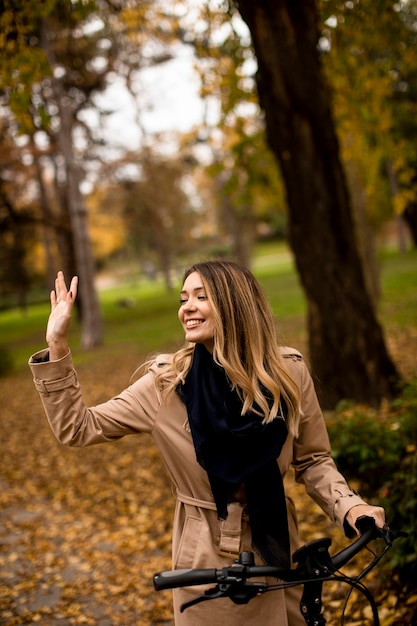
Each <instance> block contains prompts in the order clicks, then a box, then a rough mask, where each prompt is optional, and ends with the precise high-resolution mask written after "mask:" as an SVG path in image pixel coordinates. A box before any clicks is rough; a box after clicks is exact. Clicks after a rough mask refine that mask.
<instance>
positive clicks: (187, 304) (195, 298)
mask: <svg viewBox="0 0 417 626" xmlns="http://www.w3.org/2000/svg"><path fill="white" fill-rule="evenodd" d="M178 318H179V320H180V322H181V324H182V326H183V328H184V332H185V339H186V341H191V342H192V343H202V344H204V345H205V346H206V348H207V349H208V350H210V352H212V351H213V346H214V320H213V312H212V307H211V304H210V302H209V301H208V298H207V294H206V291H205V289H204V287H203V281H202V280H201V278H200V274H199V273H198V272H192V274H190V275H189V276H187V278H186V279H185V282H184V285H183V287H182V290H181V294H180V308H179V311H178Z"/></svg>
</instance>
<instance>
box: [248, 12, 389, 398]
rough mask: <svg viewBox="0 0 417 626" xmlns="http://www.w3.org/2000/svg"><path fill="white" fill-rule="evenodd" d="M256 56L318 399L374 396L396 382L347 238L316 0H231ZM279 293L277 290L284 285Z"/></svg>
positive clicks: (346, 207)
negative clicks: (305, 312) (303, 297)
mask: <svg viewBox="0 0 417 626" xmlns="http://www.w3.org/2000/svg"><path fill="white" fill-rule="evenodd" d="M237 6H238V9H239V11H240V13H241V15H242V17H243V19H244V20H245V22H246V23H247V25H248V27H249V30H250V32H251V35H252V41H253V46H254V50H255V54H256V57H257V61H258V74H257V86H258V93H259V101H260V105H261V107H262V109H263V110H264V112H265V120H266V129H267V136H268V142H269V144H270V147H271V149H272V151H273V152H274V154H275V156H276V158H277V160H278V162H279V165H280V167H281V170H282V174H283V178H284V181H285V187H286V194H287V202H288V208H289V237H290V245H291V247H292V249H293V252H294V255H295V260H296V265H297V269H298V272H299V275H300V279H301V282H302V285H303V287H304V289H305V293H306V297H307V304H308V333H309V351H310V361H311V366H312V371H313V375H314V377H315V379H316V383H317V388H318V393H319V397H320V400H321V403H322V406H323V407H325V408H332V407H334V406H335V404H336V403H337V402H338V401H339V400H340V399H342V398H350V399H354V400H356V401H363V402H370V403H372V404H377V403H379V402H380V400H381V399H382V398H384V397H392V396H393V395H394V394H395V393H396V392H397V391H398V383H399V381H400V377H399V374H398V372H397V369H396V367H395V365H394V363H393V361H392V359H391V358H390V356H389V354H388V351H387V348H386V345H385V341H384V337H383V332H382V328H381V326H380V324H379V323H378V320H377V317H376V313H375V310H374V307H373V304H372V300H371V298H370V296H369V294H368V292H367V288H366V282H365V276H364V271H363V268H362V265H361V260H360V256H359V252H358V246H357V243H356V240H355V228H354V221H353V216H352V211H351V204H350V199H349V194H348V188H347V182H346V179H345V174H344V171H343V167H342V164H341V161H340V156H339V146H338V140H337V136H336V132H335V128H334V123H333V118H332V112H331V106H330V91H329V89H328V87H327V84H326V81H325V78H324V75H323V71H322V67H321V59H320V55H319V51H318V45H317V44H318V27H317V7H316V3H315V1H314V0H256V1H254V0H239V1H238V2H237ZM282 297H283V298H285V294H282Z"/></svg>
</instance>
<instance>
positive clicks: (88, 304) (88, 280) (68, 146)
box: [41, 20, 103, 349]
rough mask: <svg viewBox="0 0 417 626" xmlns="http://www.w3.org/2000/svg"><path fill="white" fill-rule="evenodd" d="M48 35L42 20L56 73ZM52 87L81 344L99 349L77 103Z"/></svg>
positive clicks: (56, 84) (56, 82) (56, 83)
mask: <svg viewBox="0 0 417 626" xmlns="http://www.w3.org/2000/svg"><path fill="white" fill-rule="evenodd" d="M47 31H48V25H47V23H46V21H45V20H42V22H41V42H42V43H41V45H42V48H43V50H44V52H45V54H46V57H47V58H48V61H49V64H50V67H51V69H52V70H53V69H54V67H55V66H56V62H55V57H54V51H53V49H52V47H51V44H50V41H49V38H48V34H47ZM51 86H52V91H53V97H54V101H55V104H56V107H57V109H58V118H59V126H58V128H57V130H56V142H57V146H58V149H59V153H60V155H61V156H62V159H63V161H64V169H65V179H66V180H65V183H66V187H65V190H66V194H65V202H66V205H67V208H68V213H69V217H70V227H71V233H72V242H73V251H74V258H75V265H76V270H77V274H78V276H79V299H78V304H79V308H80V312H81V344H82V347H83V348H85V349H90V348H93V347H94V346H98V345H100V344H101V343H102V341H103V320H102V314H101V309H100V304H99V300H98V295H97V291H96V288H95V284H94V275H95V271H94V260H93V254H92V250H91V242H90V237H89V232H88V222H87V210H86V207H85V203H84V199H83V197H82V194H81V190H80V181H81V177H80V170H79V166H78V164H77V162H76V158H75V155H74V146H73V127H74V112H73V106H74V103H73V102H72V100H71V97H70V95H68V93H66V90H65V87H64V84H63V82H62V80H61V79H59V78H56V77H54V76H52V78H51ZM67 278H70V277H67Z"/></svg>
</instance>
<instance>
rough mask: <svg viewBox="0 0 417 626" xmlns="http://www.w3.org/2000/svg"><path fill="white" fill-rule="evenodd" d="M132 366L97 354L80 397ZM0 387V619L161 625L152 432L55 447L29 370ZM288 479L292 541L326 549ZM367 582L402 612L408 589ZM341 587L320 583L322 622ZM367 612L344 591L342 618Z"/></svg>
mask: <svg viewBox="0 0 417 626" xmlns="http://www.w3.org/2000/svg"><path fill="white" fill-rule="evenodd" d="M119 361H120V362H119ZM133 369H134V366H133V364H132V363H128V362H125V361H121V360H117V358H116V359H115V358H114V357H112V358H111V359H108V360H106V359H101V360H100V366H99V368H98V366H95V367H94V368H90V367H88V366H84V367H82V366H81V367H79V368H78V370H79V375H80V378H81V380H82V384H83V389H84V395H85V399H86V401H87V402H88V403H89V404H94V403H97V402H100V401H102V400H103V399H105V398H108V397H110V396H111V395H113V394H114V393H116V392H118V391H119V390H120V389H122V388H123V387H125V386H126V383H127V381H128V379H129V376H130V373H131V371H133ZM0 397H1V399H2V400H1V429H2V452H1V461H0V470H1V474H0V549H1V552H0V624H2V625H3V626H15V625H17V624H37V623H39V624H42V626H57V625H60V626H67V625H68V626H70V625H83V624H86V625H96V626H119V625H121V626H135V625H144V626H152V625H159V626H172V624H173V617H172V607H171V594H170V592H158V593H157V592H155V591H154V589H153V585H152V576H153V574H154V573H155V572H157V571H161V570H164V569H169V568H170V563H171V558H170V550H171V528H172V520H173V511H174V498H173V495H172V490H171V485H170V482H169V479H168V477H167V474H166V472H165V469H164V467H163V464H162V462H161V459H160V457H159V454H158V452H157V450H156V448H155V446H154V444H153V442H152V441H151V439H150V438H149V437H148V436H146V435H143V436H131V437H126V438H125V439H124V440H121V441H118V442H115V443H112V444H107V445H100V446H93V447H90V448H87V449H69V448H64V447H62V446H61V445H59V444H58V443H57V442H56V441H55V439H54V438H53V435H52V434H51V432H50V430H49V426H48V425H47V422H46V418H45V417H44V414H43V410H42V407H41V404H40V401H39V398H38V397H37V394H36V392H35V390H34V388H33V385H32V381H31V379H30V373H29V372H22V373H20V374H16V375H13V376H9V377H8V378H5V379H0ZM287 489H288V490H289V493H290V495H292V497H293V498H294V499H295V500H296V502H297V509H298V511H299V513H300V520H301V521H300V531H301V535H302V537H303V540H309V539H312V538H316V537H318V536H323V535H328V536H329V535H330V536H332V537H333V538H334V542H335V543H334V549H337V548H338V547H340V546H341V545H344V542H345V540H344V539H343V536H342V533H341V532H340V531H338V530H336V529H335V528H334V527H333V526H332V525H331V524H330V522H329V521H328V520H327V519H326V518H325V517H324V515H323V514H322V513H321V512H320V510H319V509H318V508H317V507H316V505H314V504H313V503H312V502H311V500H309V499H308V498H307V497H306V496H305V494H304V492H303V490H302V488H301V487H299V486H295V485H294V484H293V483H292V482H289V484H288V486H287ZM337 544H339V546H338V545H337ZM378 571H380V570H378ZM379 578H380V576H379ZM370 582H371V584H370V587H371V588H373V589H374V590H375V592H376V593H377V597H378V599H379V600H381V602H380V607H379V612H380V617H381V623H382V625H383V626H384V625H388V624H394V623H396V624H398V625H399V624H407V623H411V622H407V621H404V620H406V619H407V618H406V617H405V616H406V613H405V611H403V612H401V610H402V609H404V608H405V604H406V602H407V600H404V599H402V600H401V601H400V600H399V598H398V596H397V595H396V593H395V592H394V591H393V589H392V588H391V585H390V580H386V581H384V585H383V586H382V589H383V590H384V591H383V595H381V591H380V586H379V584H378V582H380V580H377V579H375V578H374V577H371V579H370ZM346 591H347V589H346V587H344V588H341V586H340V585H339V584H337V583H329V584H326V585H325V606H326V616H327V618H328V624H329V625H330V626H331V625H332V624H334V625H335V624H338V623H339V621H338V617H337V616H338V615H340V609H341V606H342V604H343V600H344V597H345V595H346ZM408 600H410V598H408ZM414 602H415V598H414ZM367 611H369V609H368V608H367V606H366V604H364V603H363V602H361V601H359V600H357V599H355V600H354V601H353V602H351V603H350V604H349V613H348V615H349V619H348V620H347V622H348V623H349V624H360V625H361V626H365V625H366V624H368V623H369V624H370V623H371V622H370V621H369V620H368V619H367V615H368V613H367ZM401 620H403V621H401Z"/></svg>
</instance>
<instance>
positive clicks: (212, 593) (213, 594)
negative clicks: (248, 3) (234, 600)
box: [180, 585, 227, 613]
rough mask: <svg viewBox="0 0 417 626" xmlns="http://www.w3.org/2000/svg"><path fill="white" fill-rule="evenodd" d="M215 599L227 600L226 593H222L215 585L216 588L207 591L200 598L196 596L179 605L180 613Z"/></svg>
mask: <svg viewBox="0 0 417 626" xmlns="http://www.w3.org/2000/svg"><path fill="white" fill-rule="evenodd" d="M216 598H227V591H222V590H221V589H220V587H219V585H216V587H212V588H211V589H207V591H205V592H204V594H203V595H202V596H197V597H196V598H193V599H192V600H189V601H188V602H184V603H183V604H181V606H180V613H184V611H185V610H186V609H188V608H190V606H194V605H195V604H200V603H201V602H206V601H207V600H215V599H216Z"/></svg>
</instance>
